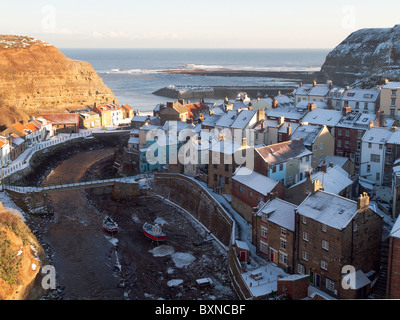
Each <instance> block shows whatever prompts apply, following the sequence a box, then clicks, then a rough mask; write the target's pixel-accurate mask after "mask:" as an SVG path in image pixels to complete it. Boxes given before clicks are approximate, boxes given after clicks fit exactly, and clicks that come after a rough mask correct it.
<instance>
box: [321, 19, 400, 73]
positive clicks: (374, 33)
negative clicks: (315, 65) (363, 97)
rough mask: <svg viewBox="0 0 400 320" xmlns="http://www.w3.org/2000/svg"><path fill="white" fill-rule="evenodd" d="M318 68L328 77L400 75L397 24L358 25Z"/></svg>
mask: <svg viewBox="0 0 400 320" xmlns="http://www.w3.org/2000/svg"><path fill="white" fill-rule="evenodd" d="M321 72H322V73H324V74H325V75H326V77H327V78H329V79H335V78H338V77H342V78H346V77H347V78H349V79H359V78H364V77H371V76H387V77H389V78H396V77H398V75H400V25H396V26H394V27H393V28H369V29H361V30H358V31H355V32H353V33H352V34H350V35H349V36H348V37H347V38H346V39H345V40H343V41H342V42H341V43H340V44H339V45H338V46H337V47H336V48H335V49H333V50H332V51H331V52H330V53H329V54H328V55H327V57H326V60H325V63H324V64H323V66H322V68H321Z"/></svg>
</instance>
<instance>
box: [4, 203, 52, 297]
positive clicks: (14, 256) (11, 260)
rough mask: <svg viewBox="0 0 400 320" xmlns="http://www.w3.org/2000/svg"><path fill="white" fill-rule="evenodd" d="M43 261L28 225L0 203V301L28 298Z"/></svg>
mask: <svg viewBox="0 0 400 320" xmlns="http://www.w3.org/2000/svg"><path fill="white" fill-rule="evenodd" d="M46 259H47V258H46V256H45V255H44V252H43V249H42V248H41V246H40V245H39V243H38V241H37V239H36V238H35V236H34V235H33V234H32V232H31V231H30V229H29V228H28V226H27V225H26V224H25V223H24V222H23V221H22V220H21V219H20V217H19V216H18V215H17V214H16V213H13V212H10V211H7V210H5V209H4V208H3V207H2V204H1V202H0V300H22V299H25V298H27V296H28V295H30V292H31V290H32V289H33V288H34V286H35V280H37V279H36V277H37V276H38V274H39V271H40V267H41V265H42V263H43V261H44V260H46ZM43 293H44V291H43V292H42V294H43Z"/></svg>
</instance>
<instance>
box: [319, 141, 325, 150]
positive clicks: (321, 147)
mask: <svg viewBox="0 0 400 320" xmlns="http://www.w3.org/2000/svg"><path fill="white" fill-rule="evenodd" d="M319 148H320V149H321V150H322V149H324V143H323V142H321V143H320V144H319Z"/></svg>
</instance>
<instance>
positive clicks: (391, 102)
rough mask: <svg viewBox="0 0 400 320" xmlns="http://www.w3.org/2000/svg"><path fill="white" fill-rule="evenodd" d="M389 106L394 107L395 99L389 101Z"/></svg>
mask: <svg viewBox="0 0 400 320" xmlns="http://www.w3.org/2000/svg"><path fill="white" fill-rule="evenodd" d="M390 106H391V107H394V106H396V98H392V99H390Z"/></svg>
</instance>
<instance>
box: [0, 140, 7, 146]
mask: <svg viewBox="0 0 400 320" xmlns="http://www.w3.org/2000/svg"><path fill="white" fill-rule="evenodd" d="M6 144H8V141H6V142H3V141H1V140H0V148H2V147H3V146H4V145H6Z"/></svg>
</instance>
